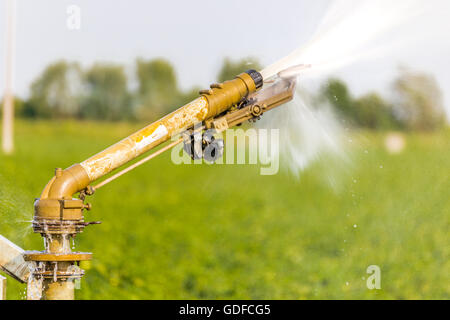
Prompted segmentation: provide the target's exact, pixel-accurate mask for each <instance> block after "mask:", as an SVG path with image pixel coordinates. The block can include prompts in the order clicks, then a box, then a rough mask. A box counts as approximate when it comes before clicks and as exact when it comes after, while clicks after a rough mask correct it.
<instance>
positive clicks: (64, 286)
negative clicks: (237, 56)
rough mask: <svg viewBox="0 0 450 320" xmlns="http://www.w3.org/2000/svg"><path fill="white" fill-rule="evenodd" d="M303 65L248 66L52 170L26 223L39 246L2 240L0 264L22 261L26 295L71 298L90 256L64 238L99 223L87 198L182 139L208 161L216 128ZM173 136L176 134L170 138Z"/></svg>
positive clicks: (267, 102) (279, 98) (290, 80)
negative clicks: (267, 71) (272, 69)
mask: <svg viewBox="0 0 450 320" xmlns="http://www.w3.org/2000/svg"><path fill="white" fill-rule="evenodd" d="M302 69H303V67H302V68H299V67H294V68H291V69H290V70H285V71H284V72H281V73H280V74H278V75H277V76H275V77H272V78H271V79H263V77H262V75H261V74H260V73H259V72H257V71H255V70H249V71H247V72H245V73H242V74H240V75H238V76H237V77H236V78H235V79H233V80H230V81H226V82H224V83H219V84H212V85H211V86H210V88H209V89H207V90H202V91H200V97H199V98H198V99H196V100H194V101H192V102H190V103H188V104H187V105H185V106H183V107H181V108H180V109H178V110H176V111H174V112H173V113H171V114H169V115H167V116H165V117H164V118H162V119H160V120H158V121H156V122H154V123H152V124H150V125H149V126H147V127H145V128H143V129H141V130H139V131H138V132H136V133H134V134H132V135H130V136H129V137H127V138H125V139H124V140H122V141H120V142H118V143H117V144H115V145H113V146H111V147H109V148H107V149H106V150H104V151H102V152H100V153H98V154H97V155H94V156H93V157H91V158H89V159H87V160H85V161H83V162H81V163H79V164H75V165H73V166H71V167H70V168H67V169H65V170H62V169H59V168H58V169H56V171H55V175H54V177H53V178H52V179H51V180H50V182H49V183H48V184H47V185H46V186H45V188H44V190H43V191H42V194H41V196H40V197H39V198H38V199H36V201H35V203H34V219H33V222H32V226H33V230H34V232H35V233H39V234H40V235H41V236H42V237H43V239H44V247H45V249H44V251H27V252H22V251H21V249H20V248H18V247H14V245H12V244H11V243H9V242H6V241H7V240H6V239H5V243H6V244H5V245H6V246H8V248H10V251H11V253H10V256H9V257H8V258H10V259H8V258H7V259H4V260H5V261H2V260H1V256H2V255H3V250H1V251H0V266H1V267H3V268H4V269H6V270H7V268H5V266H4V265H3V264H4V263H6V262H7V260H8V261H9V260H11V259H13V258H14V259H16V260H17V259H18V260H17V261H19V262H20V263H19V265H20V266H21V267H22V268H25V267H24V266H26V268H25V271H23V270H22V273H19V272H17V271H13V272H10V274H13V275H14V272H16V273H17V274H18V276H17V275H16V278H18V279H19V280H20V281H23V282H25V281H27V282H28V298H29V299H47V300H71V299H74V289H75V282H76V281H78V280H79V279H81V277H82V276H83V275H84V271H83V270H82V269H81V268H80V262H82V261H86V260H90V259H91V258H92V254H91V253H86V252H72V249H71V245H70V242H71V240H72V239H73V238H75V237H76V236H77V235H78V234H79V233H82V232H83V231H84V229H85V227H87V226H89V225H92V224H98V223H100V222H86V221H85V217H84V213H85V212H86V211H89V210H91V205H90V204H89V203H87V202H86V198H87V197H88V196H92V195H93V194H94V193H95V192H96V191H97V190H99V189H100V188H101V187H103V186H105V185H106V184H108V183H110V182H111V181H113V180H115V179H117V178H118V177H120V176H121V175H123V174H125V173H127V172H129V171H131V170H133V169H134V168H136V167H137V166H140V165H142V164H143V163H145V162H147V161H149V160H151V159H153V158H154V157H156V156H158V155H160V154H162V153H163V152H165V151H167V150H169V149H171V148H173V147H175V146H176V145H178V144H180V143H183V144H184V150H185V151H186V152H187V153H188V154H189V155H190V156H191V157H192V158H198V157H200V155H201V154H204V153H201V152H200V151H202V150H204V149H206V148H214V149H216V152H215V153H214V155H213V156H212V157H210V158H208V159H205V160H207V161H210V162H214V161H215V160H216V159H217V158H218V157H220V155H221V154H222V149H223V143H221V141H220V140H216V139H214V133H218V132H222V131H224V130H227V129H228V128H231V127H234V126H238V125H241V124H242V123H244V122H246V121H250V122H254V121H256V120H258V119H260V117H261V116H262V115H263V114H264V113H266V112H267V111H270V110H272V109H274V108H276V107H278V106H281V105H283V104H285V103H286V102H289V101H290V100H292V99H293V94H294V90H295V86H296V79H297V76H298V72H299V70H302ZM211 132H212V134H211ZM173 137H177V139H176V140H175V141H173ZM171 139H172V141H170V142H169V140H171ZM166 142H167V143H168V144H167V145H166V146H163V147H162V148H160V149H159V150H158V151H156V152H154V153H152V154H150V155H148V156H147V157H145V158H143V159H141V160H140V161H138V162H136V163H135V164H133V165H130V166H128V167H126V168H125V169H122V171H120V172H118V173H116V174H114V175H112V176H111V177H109V178H107V179H106V180H104V181H102V182H101V183H98V184H97V185H93V183H94V182H95V181H97V180H98V179H100V178H102V177H105V176H106V175H108V174H109V173H111V172H112V171H113V170H115V169H118V168H121V167H123V166H125V165H126V164H127V163H128V162H130V161H132V160H134V159H136V158H138V157H139V156H141V155H143V154H145V153H147V152H149V151H150V150H152V149H154V148H156V147H158V146H160V145H162V144H163V143H166ZM197 142H200V143H199V144H198V143H197ZM200 149H202V150H200ZM209 154H211V153H209ZM1 244H2V241H1V239H0V245H1ZM11 248H13V249H11ZM17 257H19V258H17Z"/></svg>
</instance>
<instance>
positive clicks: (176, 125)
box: [41, 70, 263, 199]
mask: <svg viewBox="0 0 450 320" xmlns="http://www.w3.org/2000/svg"><path fill="white" fill-rule="evenodd" d="M262 81H263V79H262V77H261V75H260V74H259V73H258V72H256V71H253V70H251V71H248V72H246V73H242V74H240V75H239V76H237V77H236V78H235V79H234V80H230V81H226V82H224V83H222V84H213V85H211V89H210V90H204V91H202V92H201V94H202V96H201V97H199V98H198V99H196V100H194V101H192V102H190V103H188V104H187V105H185V106H183V107H181V108H180V109H178V110H176V111H174V112H173V113H171V114H169V115H167V116H166V117H164V118H162V119H160V120H158V121H156V122H154V123H152V124H150V125H149V126H147V127H145V128H143V129H141V130H139V131H138V132H136V133H134V134H132V135H130V136H129V137H127V138H125V139H124V140H122V141H120V142H119V143H117V144H115V145H113V146H111V147H109V148H107V149H106V150H104V151H102V152H100V153H98V154H97V155H95V156H93V157H92V158H89V159H87V160H85V161H83V162H82V163H80V164H75V165H74V166H72V167H70V168H68V169H66V170H64V171H60V172H57V173H56V175H55V178H53V179H52V181H50V183H49V184H48V185H47V186H46V188H45V189H44V191H43V193H42V195H41V199H70V198H71V197H72V196H73V194H75V193H76V192H78V191H81V190H83V189H85V188H86V187H87V186H88V185H89V184H90V183H92V182H94V181H96V180H98V179H99V178H101V177H103V176H105V175H106V174H108V173H110V172H111V171H113V170H114V169H117V168H119V167H121V166H122V165H124V164H126V163H127V162H129V161H131V160H133V159H135V158H137V157H139V156H140V155H142V154H144V153H146V152H148V151H149V150H151V149H153V148H155V147H157V146H159V145H160V144H162V143H164V142H166V141H168V140H169V139H170V138H171V137H172V136H175V135H177V134H179V133H181V132H182V131H183V130H185V129H187V128H190V127H193V126H194V125H195V124H197V123H201V122H203V121H205V120H207V119H210V118H213V117H215V116H217V115H219V114H221V113H223V112H225V111H227V110H228V109H230V108H231V107H233V106H234V105H236V104H238V103H239V102H240V101H241V100H242V99H243V98H245V97H246V96H248V95H249V94H251V93H253V92H255V91H257V90H258V89H260V88H261V87H262Z"/></svg>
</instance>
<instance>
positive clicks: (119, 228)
mask: <svg viewBox="0 0 450 320" xmlns="http://www.w3.org/2000/svg"><path fill="white" fill-rule="evenodd" d="M138 128H139V125H130V124H108V123H102V124H95V123H77V122H18V123H17V127H16V143H17V150H16V153H15V155H14V156H12V157H5V156H3V155H0V181H1V184H0V234H2V235H4V236H6V237H8V238H10V239H11V240H13V241H14V242H16V243H17V244H18V245H20V246H22V247H23V248H25V249H39V250H40V249H42V246H43V245H42V240H41V237H40V236H39V235H35V234H33V233H32V230H31V227H30V223H29V221H30V220H31V219H32V214H33V199H34V198H35V197H38V196H39V193H40V191H41V190H42V189H43V187H44V185H45V184H46V183H47V181H48V180H49V179H50V177H51V176H52V174H53V170H54V168H56V167H67V166H70V165H71V164H73V163H75V162H79V161H82V160H84V159H85V158H87V157H89V156H90V155H92V154H94V153H96V152H98V151H100V150H102V149H103V148H105V147H107V146H108V145H110V144H112V143H114V142H116V141H117V140H118V139H119V138H122V137H124V136H126V135H128V134H129V133H131V132H132V131H134V130H135V129H138ZM352 136H353V137H352V139H353V143H352V144H351V145H350V146H349V149H348V150H347V153H348V155H349V159H350V160H348V161H347V162H345V163H338V162H339V161H341V160H339V159H333V160H330V159H328V160H325V159H324V160H322V161H319V162H317V163H315V164H314V165H312V166H311V167H310V168H309V169H308V170H307V171H306V172H304V173H302V174H301V177H300V179H295V178H293V177H291V176H290V175H289V173H288V172H284V171H283V172H280V174H278V175H276V176H272V177H267V176H260V175H259V167H258V166H249V165H247V166H244V165H242V166H237V165H235V166H224V165H222V166H208V165H203V166H193V165H189V166H176V165H174V164H172V163H171V162H170V158H169V155H165V156H163V157H161V158H160V159H157V160H155V161H153V162H151V163H149V164H146V165H145V166H143V167H140V168H139V169H137V170H135V171H134V172H132V173H130V174H128V175H126V176H124V177H122V178H121V179H120V180H119V181H116V182H114V183H112V184H110V185H108V186H107V187H105V188H103V189H101V190H99V191H98V193H97V194H96V195H95V196H94V197H93V198H92V199H90V202H92V204H93V210H92V211H91V212H89V213H87V214H86V218H87V220H88V221H97V220H101V221H103V224H101V225H98V226H90V227H88V228H87V229H86V230H85V232H84V233H83V234H81V235H80V236H79V237H78V238H77V240H76V246H77V249H78V250H81V251H90V252H93V253H94V259H93V261H92V262H89V263H85V264H84V265H83V267H84V268H85V269H86V276H85V277H84V279H83V281H82V283H81V290H77V292H76V295H77V298H79V299H168V298H171V299H225V298H233V299H250V298H251V299H419V298H424V299H433V298H434V299H449V298H450V272H449V270H450V260H449V258H450V242H449V231H450V132H449V131H446V132H441V133H434V134H410V135H407V136H406V139H407V147H406V150H405V151H404V152H403V153H401V154H398V155H390V154H389V153H387V152H386V151H385V149H384V146H383V139H384V134H383V133H370V132H354V133H352ZM330 179H331V180H332V181H334V183H333V187H331V186H330V183H329V181H330ZM370 265H378V266H380V268H381V272H382V289H381V290H378V291H377V290H375V291H371V290H368V289H367V287H366V280H365V279H366V278H367V277H368V275H367V274H366V269H367V267H368V266H370ZM24 290H25V286H24V285H21V284H17V283H16V282H15V281H14V280H12V279H11V278H9V279H8V299H20V298H23V296H24Z"/></svg>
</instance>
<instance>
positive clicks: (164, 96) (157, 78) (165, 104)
mask: <svg viewBox="0 0 450 320" xmlns="http://www.w3.org/2000/svg"><path fill="white" fill-rule="evenodd" d="M136 72H137V78H138V82H139V88H138V103H139V114H140V116H141V117H142V118H144V119H147V120H153V119H154V118H156V117H160V116H162V115H165V114H167V113H168V112H170V111H173V110H174V109H176V108H177V107H179V104H180V102H181V100H182V97H181V93H180V92H179V90H178V85H177V78H176V75H175V70H174V68H173V67H172V65H171V64H170V63H169V62H168V61H166V60H164V59H155V60H150V61H144V60H143V59H138V60H137V61H136Z"/></svg>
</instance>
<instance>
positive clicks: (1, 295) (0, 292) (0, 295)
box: [0, 276, 6, 300]
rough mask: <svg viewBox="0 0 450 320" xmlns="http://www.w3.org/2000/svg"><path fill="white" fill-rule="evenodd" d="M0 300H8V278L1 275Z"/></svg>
mask: <svg viewBox="0 0 450 320" xmlns="http://www.w3.org/2000/svg"><path fill="white" fill-rule="evenodd" d="M0 300H6V278H5V277H2V276H0Z"/></svg>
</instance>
